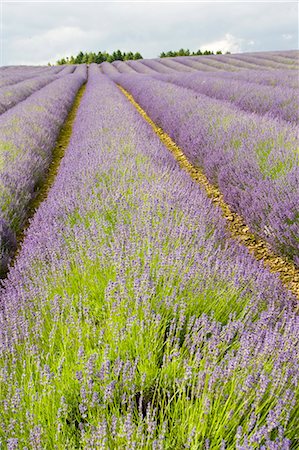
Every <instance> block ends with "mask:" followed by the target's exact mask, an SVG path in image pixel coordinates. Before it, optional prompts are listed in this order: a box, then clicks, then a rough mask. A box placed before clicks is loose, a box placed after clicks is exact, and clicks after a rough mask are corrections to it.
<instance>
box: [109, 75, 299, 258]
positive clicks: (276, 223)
mask: <svg viewBox="0 0 299 450" xmlns="http://www.w3.org/2000/svg"><path fill="white" fill-rule="evenodd" d="M114 79H115V80H116V81H118V82H119V83H120V84H121V85H122V86H123V87H124V88H126V89H128V90H129V92H131V93H132V94H133V96H134V97H135V99H136V100H137V102H139V104H140V105H141V107H142V108H144V110H145V111H146V112H147V113H148V114H149V116H150V117H151V118H152V120H153V121H154V122H155V123H156V124H157V125H158V126H161V127H162V128H163V129H164V131H166V132H167V133H168V134H169V135H170V136H171V137H172V138H173V139H174V140H175V141H176V142H177V143H178V145H179V146H181V147H182V149H183V151H184V152H185V153H186V155H187V157H188V158H189V160H190V161H191V162H192V163H193V164H195V165H197V166H200V167H202V168H203V169H204V172H205V173H206V174H207V176H208V177H209V179H210V181H212V182H213V183H216V184H218V185H219V187H220V190H221V192H222V193H223V194H224V198H225V200H226V201H227V202H228V203H229V204H230V205H231V207H232V208H233V209H234V210H235V211H237V212H238V213H240V214H241V215H242V216H243V217H244V219H245V222H246V223H247V224H248V225H249V226H250V227H251V228H252V230H253V231H254V232H255V233H257V234H258V235H260V236H261V237H263V238H264V239H267V240H268V242H269V243H270V244H271V245H272V246H273V248H274V249H275V251H277V252H278V253H281V254H284V255H287V256H288V257H289V258H291V259H292V260H293V261H294V262H295V263H296V264H299V256H298V255H299V242H298V236H299V213H298V204H299V191H298V189H299V188H298V186H299V182H298V181H299V180H298V176H299V175H298V162H299V161H298V151H297V149H298V137H297V134H298V133H297V127H295V126H292V125H290V124H286V123H285V122H284V121H282V122H280V121H278V120H271V119H269V118H266V117H265V118H263V117H260V116H257V115H255V114H247V113H246V112H243V111H241V110H240V109H238V108H236V107H234V106H233V105H228V104H227V103H226V102H221V101H219V100H215V99H211V98H208V97H206V96H204V95H201V94H198V93H194V92H193V91H191V90H189V89H185V88H182V87H179V86H175V85H173V84H169V83H165V82H161V81H158V80H155V79H153V78H151V77H147V76H145V75H134V76H131V75H119V76H116V77H115V78H114Z"/></svg>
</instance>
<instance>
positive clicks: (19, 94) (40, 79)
mask: <svg viewBox="0 0 299 450" xmlns="http://www.w3.org/2000/svg"><path fill="white" fill-rule="evenodd" d="M74 71H75V73H78V72H79V73H80V72H82V69H81V68H76V69H75V68H74V67H73V66H68V67H65V68H64V69H63V70H60V71H59V72H57V71H56V72H57V73H55V71H53V73H52V74H44V73H41V74H37V76H34V77H30V78H26V79H25V80H22V81H19V82H18V83H15V84H10V85H5V86H2V87H0V114H2V113H4V112H5V111H7V110H8V109H9V108H12V107H13V106H15V105H16V104H17V103H19V102H21V101H23V100H25V99H26V98H27V97H29V95H32V94H33V93H34V92H36V91H38V90H39V89H41V88H43V87H44V86H46V85H47V84H49V83H51V81H54V80H56V79H58V78H60V77H63V76H65V75H68V74H70V73H73V72H74Z"/></svg>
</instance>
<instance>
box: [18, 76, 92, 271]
mask: <svg viewBox="0 0 299 450" xmlns="http://www.w3.org/2000/svg"><path fill="white" fill-rule="evenodd" d="M85 89H86V83H84V84H83V85H82V86H81V88H80V89H79V91H78V93H77V95H76V97H75V100H74V103H73V106H72V108H71V110H70V112H69V113H68V116H67V118H66V121H65V122H64V124H63V126H62V128H61V130H60V133H59V136H58V138H57V141H56V146H55V148H54V149H53V152H52V162H51V164H50V166H49V169H48V171H47V174H46V176H45V178H44V179H43V180H42V183H41V184H40V185H39V186H38V191H37V194H36V195H35V197H34V198H33V199H32V200H31V202H30V203H29V205H28V215H27V218H26V222H25V224H24V226H23V228H22V230H21V231H20V232H19V233H18V234H17V250H16V252H15V255H14V257H13V261H12V263H11V264H12V265H13V264H14V262H15V260H16V257H17V255H18V253H19V251H20V249H21V247H22V243H23V240H24V237H25V234H26V230H27V228H28V226H29V224H30V219H31V218H32V217H33V216H34V214H35V211H36V210H37V208H38V207H39V205H40V204H41V203H42V202H43V201H44V200H45V199H46V198H47V195H48V192H49V190H50V189H51V187H52V185H53V183H54V181H55V178H56V175H57V172H58V169H59V166H60V162H61V160H62V158H63V156H64V153H65V150H66V148H67V146H68V145H69V142H70V139H71V135H72V130H73V124H74V121H75V118H76V114H77V111H78V108H79V105H80V102H81V99H82V96H83V94H84V92H85Z"/></svg>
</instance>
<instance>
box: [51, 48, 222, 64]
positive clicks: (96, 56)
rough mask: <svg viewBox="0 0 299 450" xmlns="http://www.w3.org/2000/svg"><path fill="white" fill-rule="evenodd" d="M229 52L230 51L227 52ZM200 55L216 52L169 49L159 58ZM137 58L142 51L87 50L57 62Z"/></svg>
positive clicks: (76, 62) (219, 52)
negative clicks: (96, 51) (110, 51)
mask: <svg viewBox="0 0 299 450" xmlns="http://www.w3.org/2000/svg"><path fill="white" fill-rule="evenodd" d="M227 53H229V52H227ZM198 55H214V52H212V51H210V50H205V51H201V50H197V51H196V52H190V50H189V49H188V48H187V49H184V48H181V49H180V50H177V51H172V50H170V51H168V52H166V53H165V52H162V53H161V54H160V56H159V58H173V57H175V56H198ZM216 55H222V52H221V50H217V52H216ZM137 59H143V57H142V55H141V53H139V52H136V53H133V52H131V51H130V52H121V51H120V50H116V51H114V52H112V53H111V54H110V53H108V52H106V51H104V52H101V51H99V52H98V53H95V52H89V53H88V52H85V53H83V52H82V51H80V52H79V53H78V55H77V56H73V55H72V56H66V57H65V58H61V59H59V60H58V61H57V62H56V64H57V65H64V64H91V63H96V64H101V63H102V62H104V61H107V62H109V63H111V62H113V61H129V60H137Z"/></svg>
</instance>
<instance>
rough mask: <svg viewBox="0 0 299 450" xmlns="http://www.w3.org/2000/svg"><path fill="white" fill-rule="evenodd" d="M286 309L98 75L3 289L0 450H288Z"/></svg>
mask: <svg viewBox="0 0 299 450" xmlns="http://www.w3.org/2000/svg"><path fill="white" fill-rule="evenodd" d="M294 301H295V299H294V298H292V296H291V295H290V294H289V293H288V292H285V291H284V290H283V288H282V287H281V285H280V282H279V280H278V277H277V276H276V275H273V274H270V273H268V272H267V271H266V270H265V269H264V268H263V266H262V265H261V264H260V263H258V262H257V261H255V260H254V259H253V258H252V257H251V256H250V255H249V254H248V253H247V251H246V250H245V249H244V248H242V247H241V246H239V245H238V244H237V243H236V242H234V241H232V240H231V239H230V237H229V235H228V233H227V231H226V228H225V223H224V220H223V219H222V217H221V213H220V211H218V210H217V209H215V207H214V206H213V204H212V202H211V201H210V200H209V199H208V198H206V197H205V195H204V194H203V193H202V192H201V190H200V189H199V187H198V186H196V185H194V184H193V183H192V182H191V180H190V179H189V177H188V175H187V174H185V173H184V172H183V171H181V170H180V169H179V168H178V166H177V165H176V163H175V162H174V160H173V158H172V157H171V156H170V154H169V153H168V151H167V150H166V149H165V147H164V146H163V145H162V144H161V142H160V141H159V139H158V137H157V136H156V135H155V134H154V133H153V131H152V130H151V128H150V126H149V125H148V124H147V123H146V122H145V121H144V120H143V119H142V118H141V117H140V116H139V115H138V113H137V112H136V111H135V109H134V108H133V107H132V106H131V105H130V103H129V102H128V101H127V100H126V99H125V97H124V96H123V95H122V94H121V93H120V92H119V90H118V89H117V88H116V86H115V85H114V84H113V83H112V82H111V81H110V80H109V79H107V78H106V77H105V76H103V75H101V74H100V73H99V71H98V68H97V67H96V66H92V67H91V68H90V72H89V79H88V83H87V88H86V91H85V94H84V96H83V99H82V102H81V105H80V108H79V110H78V114H77V119H76V122H75V126H74V131H73V135H72V138H71V142H70V145H69V148H68V150H67V152H66V155H65V158H64V159H63V161H62V164H61V167H60V170H59V173H58V176H57V178H56V180H55V183H54V185H53V187H52V189H51V191H50V193H49V196H48V198H47V199H46V201H45V202H44V203H43V204H42V205H41V206H40V208H39V210H38V211H37V213H36V215H35V217H34V218H33V220H32V222H31V225H30V228H29V229H28V231H27V237H26V239H25V242H24V245H23V247H22V250H21V253H20V254H19V257H18V259H17V261H16V264H15V266H14V267H13V268H12V269H11V271H10V273H9V276H8V279H7V280H6V282H5V285H4V288H3V289H2V292H1V305H2V308H1V313H0V330H1V335H0V336H1V339H0V351H1V352H0V354H1V357H0V378H1V380H0V381H1V384H2V389H1V392H0V407H1V411H2V414H1V418H0V439H1V440H2V442H1V444H2V446H4V447H5V446H7V448H9V449H10V450H13V449H19V448H25V447H26V448H34V449H37V450H38V449H43V448H84V449H86V450H88V449H95V448H103V449H107V450H108V449H111V448H122V449H127V450H131V449H134V448H136V449H137V448H155V449H167V448H194V449H195V448H205V449H208V448H211V449H212V448H218V449H220V448H221V449H231V450H233V449H236V448H239V449H241V448H244V449H249V448H269V449H270V448H271V449H273V450H282V449H285V450H286V449H290V448H292V446H294V445H296V442H297V443H298V441H296V439H297V438H298V431H299V430H298V422H297V417H298V413H299V411H298V403H296V395H297V394H296V389H297V387H298V375H299V366H298V359H297V352H298V336H299V321H298V316H297V315H296V314H295V311H294V307H293V302H294Z"/></svg>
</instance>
